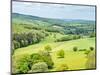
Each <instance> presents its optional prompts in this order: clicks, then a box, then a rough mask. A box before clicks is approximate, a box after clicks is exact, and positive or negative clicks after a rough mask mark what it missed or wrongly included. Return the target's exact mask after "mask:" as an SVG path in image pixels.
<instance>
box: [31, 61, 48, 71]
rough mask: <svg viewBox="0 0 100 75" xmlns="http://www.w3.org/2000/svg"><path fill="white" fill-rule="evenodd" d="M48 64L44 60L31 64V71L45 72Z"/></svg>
mask: <svg viewBox="0 0 100 75" xmlns="http://www.w3.org/2000/svg"><path fill="white" fill-rule="evenodd" d="M47 71H48V65H47V64H46V63H45V62H38V63H36V64H33V66H32V69H31V72H47Z"/></svg>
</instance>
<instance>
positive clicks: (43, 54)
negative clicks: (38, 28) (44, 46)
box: [39, 51, 54, 69]
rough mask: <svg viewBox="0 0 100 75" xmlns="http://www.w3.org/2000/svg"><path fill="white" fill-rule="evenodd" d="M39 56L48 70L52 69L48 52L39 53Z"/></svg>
mask: <svg viewBox="0 0 100 75" xmlns="http://www.w3.org/2000/svg"><path fill="white" fill-rule="evenodd" d="M39 54H40V55H41V57H42V59H43V61H44V62H46V64H47V65H48V68H49V69H51V68H53V65H54V63H53V61H52V58H51V55H50V53H49V52H48V51H39Z"/></svg>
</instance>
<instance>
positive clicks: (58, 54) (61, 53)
mask: <svg viewBox="0 0 100 75" xmlns="http://www.w3.org/2000/svg"><path fill="white" fill-rule="evenodd" d="M64 55H65V53H64V50H59V51H58V53H57V56H58V58H64Z"/></svg>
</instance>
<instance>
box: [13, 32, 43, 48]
mask: <svg viewBox="0 0 100 75" xmlns="http://www.w3.org/2000/svg"><path fill="white" fill-rule="evenodd" d="M44 34H45V33H36V32H35V33H33V32H30V33H20V34H18V33H14V34H13V44H14V49H17V48H21V47H25V46H28V45H31V44H34V43H38V42H40V41H41V40H42V39H43V38H44V37H45V35H44Z"/></svg>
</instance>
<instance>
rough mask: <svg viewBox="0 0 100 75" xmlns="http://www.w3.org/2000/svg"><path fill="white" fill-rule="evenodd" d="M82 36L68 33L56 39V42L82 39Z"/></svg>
mask: <svg viewBox="0 0 100 75" xmlns="http://www.w3.org/2000/svg"><path fill="white" fill-rule="evenodd" d="M80 38H81V36H80V35H68V36H63V37H61V38H58V39H56V42H62V41H69V40H76V39H80Z"/></svg>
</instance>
